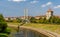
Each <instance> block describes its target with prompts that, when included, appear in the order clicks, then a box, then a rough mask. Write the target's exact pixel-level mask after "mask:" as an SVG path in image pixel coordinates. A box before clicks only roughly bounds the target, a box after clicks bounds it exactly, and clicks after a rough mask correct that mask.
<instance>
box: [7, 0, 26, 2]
mask: <svg viewBox="0 0 60 37" xmlns="http://www.w3.org/2000/svg"><path fill="white" fill-rule="evenodd" d="M8 1H13V2H22V1H26V0H8Z"/></svg>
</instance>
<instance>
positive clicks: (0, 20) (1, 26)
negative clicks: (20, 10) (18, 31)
mask: <svg viewBox="0 0 60 37" xmlns="http://www.w3.org/2000/svg"><path fill="white" fill-rule="evenodd" d="M6 29H7V23H6V22H5V20H4V17H3V15H2V14H0V33H5V32H6ZM5 34H6V33H5ZM2 35H4V34H2ZM0 37H5V35H4V36H1V34H0Z"/></svg>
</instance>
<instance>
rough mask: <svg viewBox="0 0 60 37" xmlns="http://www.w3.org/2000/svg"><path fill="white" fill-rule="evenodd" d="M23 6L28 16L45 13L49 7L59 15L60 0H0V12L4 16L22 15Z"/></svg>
mask: <svg viewBox="0 0 60 37" xmlns="http://www.w3.org/2000/svg"><path fill="white" fill-rule="evenodd" d="M25 8H27V9H28V15H29V16H40V15H45V14H46V12H47V10H48V9H49V8H51V9H52V10H53V11H54V15H57V16H60V0H0V13H1V14H3V15H4V17H9V16H10V17H15V16H23V15H24V9H25Z"/></svg>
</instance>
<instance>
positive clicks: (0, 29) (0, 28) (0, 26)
mask: <svg viewBox="0 0 60 37" xmlns="http://www.w3.org/2000/svg"><path fill="white" fill-rule="evenodd" d="M6 28H7V23H6V22H0V33H2V32H4V30H5V29H6Z"/></svg>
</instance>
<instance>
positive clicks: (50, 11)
mask: <svg viewBox="0 0 60 37" xmlns="http://www.w3.org/2000/svg"><path fill="white" fill-rule="evenodd" d="M51 16H53V11H52V10H51V9H49V10H48V11H47V13H46V19H49V18H50V17H51Z"/></svg>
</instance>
